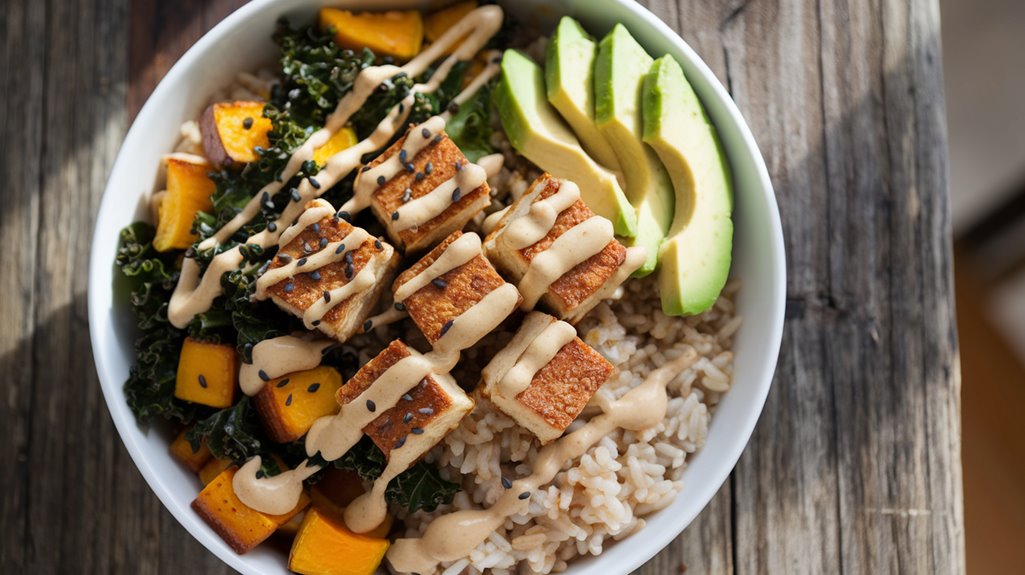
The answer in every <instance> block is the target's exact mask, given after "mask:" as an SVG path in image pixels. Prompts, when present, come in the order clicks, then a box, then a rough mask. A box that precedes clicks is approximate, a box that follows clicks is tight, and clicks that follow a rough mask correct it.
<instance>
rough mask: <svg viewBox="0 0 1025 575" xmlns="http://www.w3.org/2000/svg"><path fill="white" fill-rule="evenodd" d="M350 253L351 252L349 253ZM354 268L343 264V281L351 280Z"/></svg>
mask: <svg viewBox="0 0 1025 575" xmlns="http://www.w3.org/2000/svg"><path fill="white" fill-rule="evenodd" d="M349 253H352V252H349ZM355 273H356V268H354V267H352V264H345V279H347V280H351V279H352V276H353V275H355Z"/></svg>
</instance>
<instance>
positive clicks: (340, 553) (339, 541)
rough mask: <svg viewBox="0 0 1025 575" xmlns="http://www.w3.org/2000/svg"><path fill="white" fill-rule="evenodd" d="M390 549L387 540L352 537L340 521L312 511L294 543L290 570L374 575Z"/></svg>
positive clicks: (328, 574) (324, 574)
mask: <svg viewBox="0 0 1025 575" xmlns="http://www.w3.org/2000/svg"><path fill="white" fill-rule="evenodd" d="M388 546H389V542H388V540H387V539H385V538H384V537H378V536H375V535H371V534H362V533H353V532H352V531H351V530H350V529H349V528H348V527H346V526H345V522H344V521H343V520H342V518H341V517H339V516H337V515H335V514H333V513H331V512H329V511H326V510H323V509H318V508H316V507H311V508H310V510H309V511H307V512H306V517H305V518H304V519H303V522H302V525H301V526H300V527H299V533H297V534H296V536H295V541H294V542H293V543H292V550H291V552H289V554H288V569H289V571H294V572H296V573H300V574H301V575H373V574H374V573H376V572H377V568H378V567H379V566H380V565H381V561H383V560H384V554H385V552H387V551H388Z"/></svg>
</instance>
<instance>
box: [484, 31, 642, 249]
mask: <svg viewBox="0 0 1025 575" xmlns="http://www.w3.org/2000/svg"><path fill="white" fill-rule="evenodd" d="M493 98H494V102H495V106H496V107H497V108H498V115H499V117H500V118H501V119H502V127H503V128H504V129H505V134H506V136H507V137H508V138H509V141H510V142H511V143H512V145H513V147H514V148H516V150H517V151H519V152H520V153H521V154H523V155H524V156H526V157H527V159H528V160H530V161H531V162H534V163H535V164H537V165H538V167H540V168H541V169H542V170H545V171H546V172H549V173H550V174H552V175H553V176H555V177H557V178H565V179H567V180H572V181H573V182H575V183H576V184H577V185H578V186H579V187H580V194H581V197H582V198H583V200H584V203H585V204H587V207H589V208H591V210H592V211H594V213H596V214H598V215H600V216H604V217H606V218H608V219H609V220H611V221H612V226H613V229H614V230H615V232H616V233H617V234H618V235H621V236H625V237H633V236H634V235H635V234H636V233H637V219H636V216H635V214H634V209H633V206H631V205H630V202H629V200H627V199H626V194H624V193H623V190H622V188H620V187H619V181H618V180H617V179H616V175H615V174H614V173H613V172H611V171H609V170H608V169H606V168H603V167H602V166H600V165H599V164H598V163H597V162H595V161H594V160H592V159H591V157H590V156H588V155H587V154H586V153H584V150H583V149H581V147H580V142H578V141H577V139H576V137H574V136H573V132H571V131H570V129H569V127H567V126H566V124H564V123H563V121H562V118H560V117H559V115H558V114H557V113H556V112H555V110H554V109H553V108H552V107H551V105H549V104H548V100H546V99H545V84H544V78H543V76H542V73H541V67H540V66H538V65H537V64H535V63H534V61H533V60H531V59H530V58H529V57H528V56H527V55H526V54H523V53H522V52H519V51H517V50H506V51H505V53H504V54H503V55H502V72H501V75H500V78H499V83H498V88H497V89H496V90H495V91H494V96H493Z"/></svg>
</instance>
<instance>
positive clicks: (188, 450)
mask: <svg viewBox="0 0 1025 575" xmlns="http://www.w3.org/2000/svg"><path fill="white" fill-rule="evenodd" d="M187 431H188V429H183V430H182V432H181V433H179V434H178V437H175V438H174V441H172V442H171V448H170V449H171V455H173V456H174V458H175V459H177V460H178V461H181V462H182V463H183V464H184V465H185V467H188V468H189V469H190V470H192V472H193V473H196V472H198V471H199V470H200V469H202V468H203V465H205V464H206V462H207V461H210V458H211V457H213V454H212V453H210V450H209V449H207V447H206V442H202V443H200V444H199V451H192V444H191V443H189V441H188V440H187V439H185V432H187Z"/></svg>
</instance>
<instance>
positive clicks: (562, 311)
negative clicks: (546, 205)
mask: <svg viewBox="0 0 1025 575" xmlns="http://www.w3.org/2000/svg"><path fill="white" fill-rule="evenodd" d="M562 185H563V182H562V181H561V180H559V179H558V178H555V177H553V176H552V175H551V174H548V173H545V174H542V175H541V176H540V177H539V178H538V179H537V180H535V181H534V182H533V183H532V184H531V185H530V187H529V188H528V189H527V192H526V193H525V194H523V196H521V197H520V199H518V200H517V201H515V202H514V203H513V204H512V205H511V206H509V209H508V210H507V211H506V213H505V215H504V216H503V217H502V218H501V219H500V220H499V222H498V224H497V226H496V227H495V229H493V230H492V231H491V232H490V233H489V234H488V236H487V237H486V238H485V240H484V254H485V256H487V258H488V259H489V260H491V262H492V263H494V265H495V267H497V268H498V269H499V270H500V271H501V272H502V273H503V274H504V275H505V276H506V277H507V278H508V279H509V280H510V281H512V282H514V283H517V282H519V281H520V280H522V279H523V276H524V275H526V273H527V270H528V269H529V268H530V264H531V262H532V261H533V260H534V258H536V257H537V256H538V255H539V254H541V253H543V252H544V251H545V250H547V249H548V248H549V247H551V245H552V244H553V243H554V242H555V240H556V239H557V238H558V237H559V236H561V235H563V234H564V233H566V232H567V231H569V230H570V229H571V228H573V227H574V226H576V225H577V224H580V223H581V222H584V221H585V220H588V219H590V218H592V217H595V214H594V212H592V211H591V209H590V208H588V207H587V205H586V204H584V202H583V200H579V199H578V200H577V201H576V202H574V203H573V204H572V205H570V206H569V207H568V208H566V209H565V210H563V211H561V212H559V214H558V216H557V217H556V218H555V223H554V225H553V226H552V228H551V229H550V230H549V232H548V234H546V235H545V236H544V237H543V238H541V240H539V241H537V242H535V243H533V244H531V245H529V246H527V247H525V248H522V249H513V248H510V247H509V246H507V245H506V244H505V242H503V241H502V239H503V238H502V235H503V234H504V233H505V232H506V230H508V229H509V225H510V224H512V223H513V222H514V221H516V220H518V219H520V218H524V217H527V216H528V215H529V214H530V208H531V206H532V205H533V204H535V203H537V202H540V201H542V200H544V199H546V198H549V197H551V196H552V195H554V194H556V193H558V192H559V189H560V188H561V187H562ZM638 249H639V248H631V250H634V252H630V253H628V250H627V248H625V247H624V246H623V245H622V244H620V243H619V242H618V241H616V240H615V239H613V240H612V241H610V242H609V243H608V244H607V245H606V246H605V248H604V249H602V250H601V251H600V252H598V253H597V254H595V255H593V256H591V257H590V258H588V259H587V260H585V261H583V262H582V263H580V264H578V265H576V266H575V267H573V268H572V269H570V270H569V271H568V272H566V273H565V274H563V275H562V276H561V277H559V278H558V279H556V280H555V281H554V282H552V284H551V285H550V286H549V287H548V289H547V291H546V292H545V293H544V295H543V296H542V297H541V299H540V303H541V304H542V305H543V306H544V308H546V309H547V311H550V312H551V313H553V314H554V315H556V316H557V317H559V318H560V319H564V320H566V321H568V322H570V323H577V322H578V321H580V320H581V319H582V318H583V317H584V315H586V314H587V312H588V311H590V310H591V309H592V308H593V307H594V306H596V305H598V303H599V302H601V300H603V299H606V298H608V297H610V296H611V295H612V292H613V291H614V290H615V289H616V287H618V286H619V285H620V284H621V283H623V281H625V280H626V279H627V278H628V277H629V275H630V274H631V273H633V271H634V270H635V269H636V268H637V267H639V266H640V264H641V263H643V258H642V257H641V258H638V257H636V256H637V255H639V254H638V253H635V252H636V250H638ZM628 255H630V256H632V257H628Z"/></svg>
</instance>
